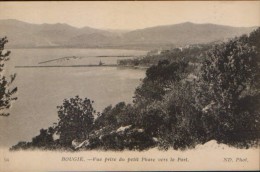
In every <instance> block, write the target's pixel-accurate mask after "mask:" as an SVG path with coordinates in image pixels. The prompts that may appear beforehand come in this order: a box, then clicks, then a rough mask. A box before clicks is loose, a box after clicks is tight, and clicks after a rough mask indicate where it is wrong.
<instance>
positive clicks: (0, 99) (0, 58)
mask: <svg viewBox="0 0 260 172" xmlns="http://www.w3.org/2000/svg"><path fill="white" fill-rule="evenodd" d="M7 42H8V40H7V38H6V37H4V38H1V39H0V116H9V115H10V114H9V113H6V112H5V110H6V109H9V108H10V107H11V103H12V102H13V101H14V100H16V99H17V97H13V95H14V94H15V93H16V92H17V87H15V88H10V85H11V84H12V82H13V81H14V79H15V77H16V75H15V74H13V75H11V76H10V80H8V79H7V78H6V76H5V74H4V72H5V71H4V67H5V62H6V61H8V60H9V57H8V56H9V55H10V53H11V52H10V51H5V50H4V48H5V44H6V43H7Z"/></svg>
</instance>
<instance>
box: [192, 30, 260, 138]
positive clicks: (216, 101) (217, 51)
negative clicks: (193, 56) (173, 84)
mask: <svg viewBox="0 0 260 172" xmlns="http://www.w3.org/2000/svg"><path fill="white" fill-rule="evenodd" d="M254 35H255V33H254ZM257 39H258V38H257ZM251 40H253V39H251ZM258 54H259V52H257V51H256V48H254V47H253V46H252V45H250V44H249V41H248V37H247V36H242V37H240V38H235V39H233V40H231V41H229V42H227V43H223V44H220V45H217V46H215V47H214V48H213V49H212V50H210V51H209V52H208V53H207V55H206V58H205V59H206V60H205V61H204V63H203V65H202V68H201V76H200V81H199V84H198V85H199V87H198V88H199V89H198V94H197V98H198V99H197V100H198V105H200V106H201V107H200V108H201V110H202V111H203V117H202V119H203V121H204V125H205V130H206V132H207V133H208V134H209V137H210V138H212V139H217V140H219V141H224V140H228V139H230V135H232V134H233V133H235V132H241V131H244V130H248V129H250V130H256V129H257V128H256V127H254V126H259V122H258V121H259V108H258V109H254V110H252V109H251V110H250V107H251V108H253V107H257V106H256V105H255V104H256V103H257V101H250V100H249V99H251V100H253V99H257V98H256V97H259V87H258V86H259V59H258V58H259V56H258ZM255 96H256V97H255ZM245 100H247V102H248V103H249V102H251V104H250V105H248V103H247V104H245V103H242V102H245ZM258 107H259V105H258ZM243 123H247V125H243ZM245 126H251V128H245ZM234 139H235V138H234Z"/></svg>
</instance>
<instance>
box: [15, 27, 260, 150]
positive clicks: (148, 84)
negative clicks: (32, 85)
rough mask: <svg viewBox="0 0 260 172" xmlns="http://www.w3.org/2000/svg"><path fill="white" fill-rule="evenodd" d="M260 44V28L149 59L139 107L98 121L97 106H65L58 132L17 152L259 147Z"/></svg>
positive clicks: (123, 107) (108, 111)
mask: <svg viewBox="0 0 260 172" xmlns="http://www.w3.org/2000/svg"><path fill="white" fill-rule="evenodd" d="M259 37H260V28H258V29H257V30H255V31H254V32H252V33H251V34H250V35H249V36H246V35H243V36H241V37H239V38H234V39H232V40H230V41H228V42H225V43H220V44H215V45H212V44H211V45H205V46H202V47H190V48H186V49H184V50H181V49H174V50H171V51H168V52H165V53H162V54H160V55H156V56H153V57H152V60H150V61H149V60H148V59H149V58H150V56H148V57H145V58H143V60H140V63H139V64H141V63H143V62H144V61H145V60H147V61H149V62H147V63H146V64H149V65H151V66H150V68H149V69H147V71H146V77H145V78H144V80H143V82H142V84H141V85H140V86H139V87H138V88H137V89H136V91H135V96H134V102H133V104H125V103H124V102H120V103H118V104H117V105H115V106H114V107H112V106H108V107H107V108H105V109H104V110H103V112H102V113H97V114H96V113H95V111H94V109H93V107H92V103H93V102H92V101H90V100H89V99H85V100H84V101H83V100H82V99H80V98H79V97H76V98H73V99H70V100H65V101H64V102H63V105H62V106H59V107H58V115H59V118H60V120H59V123H58V124H56V125H55V126H54V127H51V128H49V129H48V130H41V132H40V135H39V136H36V137H35V138H33V140H32V142H29V143H25V142H20V143H18V144H17V145H15V146H13V147H12V150H17V149H28V148H44V149H61V148H63V149H64V148H67V149H70V150H76V149H79V150H82V149H102V150H124V149H128V150H145V149H149V148H151V147H158V148H159V149H162V150H168V149H187V148H193V147H195V146H196V145H197V144H203V143H205V142H207V141H210V140H212V139H214V140H217V141H218V142H219V143H225V144H228V145H233V146H236V147H249V146H252V145H254V144H259V142H258V141H259V138H260V133H259V131H260V128H259V126H260V125H259V121H260V119H259V118H260V114H259V113H260V109H259V108H260V106H259V103H260V102H259V101H260V94H259V93H260V92H259V91H260V90H259V88H260V87H259V74H260V71H259V70H260V69H259V64H260V63H259V59H260V58H259V57H260V51H259V50H260V43H259ZM157 59H161V60H160V61H158V62H156V64H153V63H154V62H155V61H157ZM94 116H96V119H95V120H94ZM54 134H58V135H59V138H58V139H56V140H54V139H53V135H54ZM51 136H52V137H51Z"/></svg>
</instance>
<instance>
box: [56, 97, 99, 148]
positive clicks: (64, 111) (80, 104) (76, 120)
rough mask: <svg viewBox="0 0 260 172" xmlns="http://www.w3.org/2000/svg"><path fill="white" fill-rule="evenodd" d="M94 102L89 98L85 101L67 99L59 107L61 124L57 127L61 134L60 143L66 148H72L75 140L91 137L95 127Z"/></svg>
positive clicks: (77, 98) (76, 98)
mask: <svg viewBox="0 0 260 172" xmlns="http://www.w3.org/2000/svg"><path fill="white" fill-rule="evenodd" d="M92 103H93V101H91V100H90V99H88V98H85V99H84V100H83V99H81V98H79V97H78V96H76V97H75V98H70V99H65V100H64V101H63V104H62V105H61V106H58V117H59V122H58V124H57V126H56V130H57V133H58V134H60V143H61V144H62V145H64V146H71V142H72V140H74V139H79V140H84V139H87V138H88V136H89V133H90V131H91V130H92V127H93V122H94V115H95V113H96V112H95V110H94V109H93V106H92Z"/></svg>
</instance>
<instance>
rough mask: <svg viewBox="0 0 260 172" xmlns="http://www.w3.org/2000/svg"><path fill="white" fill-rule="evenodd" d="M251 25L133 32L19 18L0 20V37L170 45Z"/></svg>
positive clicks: (12, 41)
mask: <svg viewBox="0 0 260 172" xmlns="http://www.w3.org/2000/svg"><path fill="white" fill-rule="evenodd" d="M253 29H254V27H248V28H246V27H230V26H223V25H215V24H194V23H190V22H187V23H181V24H175V25H167V26H156V27H150V28H144V29H139V30H134V31H125V32H117V31H113V30H100V29H95V28H90V27H83V28H76V27H73V26H70V25H68V24H61V23H57V24H30V23H26V22H21V21H18V20H13V19H9V20H0V36H1V37H3V36H7V37H8V39H9V44H8V46H9V47H12V48H21V47H22V48H37V47H38V48H39V47H72V48H90V47H96V48H98V47H100V48H133V49H154V48H172V47H177V46H185V45H189V44H197V43H209V42H214V41H223V40H226V39H228V38H233V37H235V36H240V35H242V34H248V33H249V32H251V31H252V30H253Z"/></svg>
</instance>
